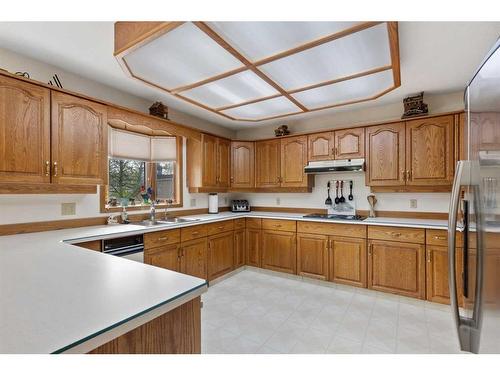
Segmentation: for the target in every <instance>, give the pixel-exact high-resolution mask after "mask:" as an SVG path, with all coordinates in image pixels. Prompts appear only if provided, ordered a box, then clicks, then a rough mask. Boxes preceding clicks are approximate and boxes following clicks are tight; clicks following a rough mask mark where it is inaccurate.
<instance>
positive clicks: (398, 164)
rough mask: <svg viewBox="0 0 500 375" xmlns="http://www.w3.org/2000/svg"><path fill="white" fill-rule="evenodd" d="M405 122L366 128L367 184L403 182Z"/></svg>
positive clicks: (382, 184) (395, 183) (377, 184)
mask: <svg viewBox="0 0 500 375" xmlns="http://www.w3.org/2000/svg"><path fill="white" fill-rule="evenodd" d="M405 173H406V168H405V124H404V122H398V123H394V124H386V125H377V126H369V127H367V128H366V176H365V182H366V185H368V186H401V185H404V184H405V176H406V175H405Z"/></svg>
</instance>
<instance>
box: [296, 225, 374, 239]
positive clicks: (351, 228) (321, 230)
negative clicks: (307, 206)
mask: <svg viewBox="0 0 500 375" xmlns="http://www.w3.org/2000/svg"><path fill="white" fill-rule="evenodd" d="M297 232H300V233H314V234H325V235H329V236H342V237H355V238H366V225H358V224H333V223H332V224H329V223H315V222H312V221H299V222H297Z"/></svg>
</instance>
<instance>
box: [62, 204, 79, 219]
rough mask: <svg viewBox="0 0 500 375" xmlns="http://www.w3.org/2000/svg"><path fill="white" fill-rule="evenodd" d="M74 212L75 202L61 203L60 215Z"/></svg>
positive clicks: (73, 213)
mask: <svg viewBox="0 0 500 375" xmlns="http://www.w3.org/2000/svg"><path fill="white" fill-rule="evenodd" d="M75 214H76V203H75V202H71V203H61V215H64V216H66V215H75Z"/></svg>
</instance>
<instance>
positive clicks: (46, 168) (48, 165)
mask: <svg viewBox="0 0 500 375" xmlns="http://www.w3.org/2000/svg"><path fill="white" fill-rule="evenodd" d="M45 176H47V177H48V176H50V161H48V160H47V161H45Z"/></svg>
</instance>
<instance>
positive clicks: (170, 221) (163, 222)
mask: <svg viewBox="0 0 500 375" xmlns="http://www.w3.org/2000/svg"><path fill="white" fill-rule="evenodd" d="M196 221H200V219H185V218H182V217H171V218H167V219H165V220H143V221H139V222H137V223H132V224H136V225H142V226H145V227H154V226H156V225H169V224H180V223H193V222H196Z"/></svg>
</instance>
